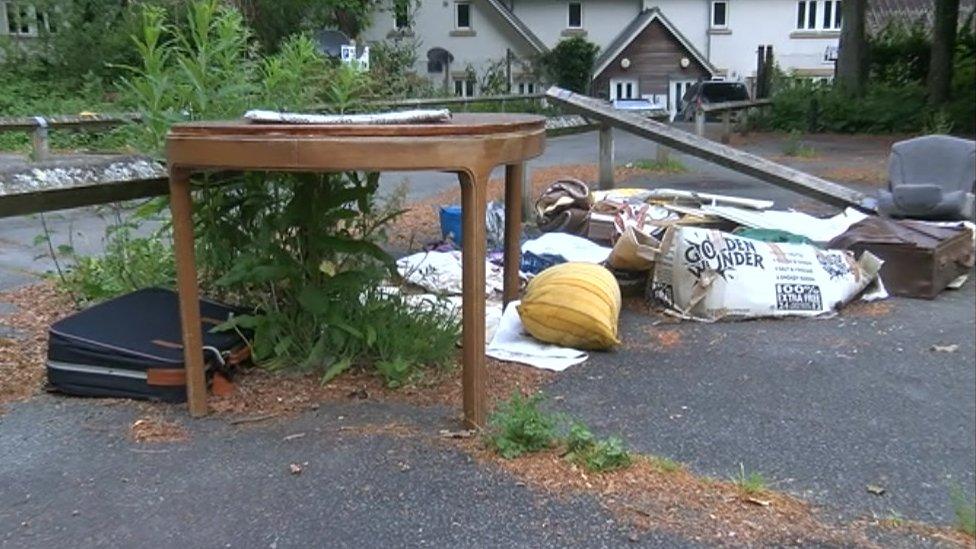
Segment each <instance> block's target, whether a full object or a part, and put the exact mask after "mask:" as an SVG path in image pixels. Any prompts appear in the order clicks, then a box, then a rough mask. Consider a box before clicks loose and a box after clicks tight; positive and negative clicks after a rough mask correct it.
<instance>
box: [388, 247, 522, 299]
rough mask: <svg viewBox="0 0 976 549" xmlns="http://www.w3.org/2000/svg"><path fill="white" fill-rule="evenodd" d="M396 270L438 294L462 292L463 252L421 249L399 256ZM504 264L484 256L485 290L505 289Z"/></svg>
mask: <svg viewBox="0 0 976 549" xmlns="http://www.w3.org/2000/svg"><path fill="white" fill-rule="evenodd" d="M396 264H397V272H399V273H400V276H402V277H403V278H404V280H406V281H407V282H409V283H411V284H416V285H417V286H420V287H421V288H424V289H425V290H427V291H429V292H434V293H437V294H442V295H443V294H448V295H459V294H461V272H462V268H461V252H456V251H455V252H420V253H416V254H413V255H408V256H407V257H403V258H400V259H398V260H397V262H396ZM504 285H505V283H504V280H503V272H502V268H501V267H499V266H497V265H495V264H493V263H491V262H490V261H487V260H485V293H486V294H487V295H491V294H492V293H493V292H495V291H499V292H500V291H502V289H503V287H504Z"/></svg>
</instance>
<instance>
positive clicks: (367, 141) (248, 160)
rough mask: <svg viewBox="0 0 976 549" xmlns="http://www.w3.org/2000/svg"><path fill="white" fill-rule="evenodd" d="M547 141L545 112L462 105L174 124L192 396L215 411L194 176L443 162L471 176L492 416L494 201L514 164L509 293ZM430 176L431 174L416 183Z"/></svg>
mask: <svg viewBox="0 0 976 549" xmlns="http://www.w3.org/2000/svg"><path fill="white" fill-rule="evenodd" d="M544 148H545V119H544V118H542V117H540V116H534V115H525V114H473V113H472V114H467V113H465V114H455V115H453V116H452V117H451V118H450V120H449V121H445V122H436V123H423V124H388V125H367V124H343V125H322V124H280V123H274V124H267V123H253V122H247V121H244V120H235V121H208V122H192V123H184V124H176V125H174V126H173V127H172V128H171V129H170V131H169V133H168V135H167V137H166V157H167V162H168V166H169V188H170V209H171V211H172V222H173V241H174V251H175V255H176V268H177V289H178V291H179V299H180V321H181V325H182V337H183V352H184V359H185V362H186V380H187V384H186V390H187V402H188V404H189V410H190V414H191V415H192V416H203V415H206V413H207V382H206V376H205V370H204V355H203V347H202V333H203V332H202V327H201V322H200V307H199V288H198V281H197V269H196V262H195V257H194V238H195V237H194V231H193V202H192V192H191V184H190V179H191V175H192V174H194V173H197V172H205V171H215V170H221V171H227V170H233V171H275V172H278V171H281V172H343V171H354V170H355V171H359V170H361V171H442V172H450V173H456V174H457V176H458V180H459V183H460V185H461V209H462V214H461V218H462V219H461V224H462V225H461V227H462V229H461V232H462V239H461V248H462V269H463V275H462V295H463V304H462V320H461V328H462V337H461V340H462V373H461V376H462V388H463V408H464V419H465V422H466V423H467V425H468V426H470V427H482V426H484V425H485V421H486V414H487V409H486V408H487V397H486V373H485V300H486V295H485V254H486V249H485V248H486V234H485V208H486V203H487V194H488V179H489V176H490V174H491V172H492V170H493V169H494V168H496V167H498V166H505V239H504V240H505V251H504V291H503V300H504V302H505V303H506V304H507V303H508V302H509V301H511V300H513V299H515V298H516V297H517V295H518V291H519V278H518V266H519V261H520V242H519V238H520V235H521V200H522V182H523V180H524V166H525V161H526V160H528V159H531V158H533V157H536V156H538V155H540V154H542V151H543V150H544ZM415 184H418V185H422V184H423V183H415Z"/></svg>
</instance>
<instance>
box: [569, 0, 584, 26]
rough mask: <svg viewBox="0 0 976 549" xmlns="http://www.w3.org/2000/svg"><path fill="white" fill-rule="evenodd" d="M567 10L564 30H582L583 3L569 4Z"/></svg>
mask: <svg viewBox="0 0 976 549" xmlns="http://www.w3.org/2000/svg"><path fill="white" fill-rule="evenodd" d="M568 10H569V11H568V13H567V14H566V28H567V29H582V28H583V3H582V2H570V3H569V8H568Z"/></svg>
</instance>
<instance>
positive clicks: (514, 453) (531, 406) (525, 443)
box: [488, 392, 556, 459]
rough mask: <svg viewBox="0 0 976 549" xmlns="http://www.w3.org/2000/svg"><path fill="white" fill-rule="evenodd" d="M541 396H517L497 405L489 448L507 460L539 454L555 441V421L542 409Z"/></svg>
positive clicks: (489, 438)
mask: <svg viewBox="0 0 976 549" xmlns="http://www.w3.org/2000/svg"><path fill="white" fill-rule="evenodd" d="M544 400H545V397H544V396H543V395H542V394H541V393H540V394H535V395H532V396H530V397H523V396H522V395H521V394H519V393H518V392H515V393H513V394H512V397H511V398H510V399H508V400H507V401H505V402H502V403H501V404H499V405H498V409H497V410H496V411H495V413H493V414H492V415H491V418H490V419H489V420H488V424H489V426H490V431H489V434H488V444H489V446H491V447H492V448H494V450H495V451H496V452H498V454H499V455H501V456H502V457H503V458H505V459H513V458H517V457H519V456H521V455H523V454H528V453H532V452H538V451H540V450H544V449H546V448H549V447H550V446H552V445H553V443H554V442H555V441H556V417H555V416H553V415H552V414H550V413H547V412H544V411H542V410H540V409H539V404H540V403H542V402H543V401H544Z"/></svg>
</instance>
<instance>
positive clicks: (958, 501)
mask: <svg viewBox="0 0 976 549" xmlns="http://www.w3.org/2000/svg"><path fill="white" fill-rule="evenodd" d="M949 499H950V500H952V511H953V512H954V513H955V515H956V529H958V530H959V531H960V532H962V533H964V534H966V535H969V536H973V537H976V502H974V501H973V500H971V499H969V498H968V497H967V496H966V493H965V492H964V491H963V489H962V488H961V487H960V486H959V485H953V486H952V487H950V488H949Z"/></svg>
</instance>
